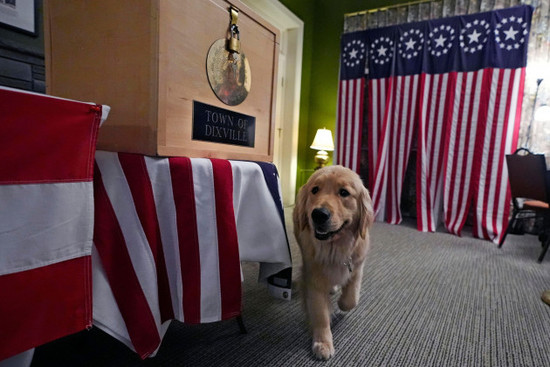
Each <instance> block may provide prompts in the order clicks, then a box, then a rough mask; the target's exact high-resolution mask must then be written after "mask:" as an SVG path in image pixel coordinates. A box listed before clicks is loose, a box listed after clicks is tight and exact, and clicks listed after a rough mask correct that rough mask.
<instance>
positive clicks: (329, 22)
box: [280, 0, 406, 188]
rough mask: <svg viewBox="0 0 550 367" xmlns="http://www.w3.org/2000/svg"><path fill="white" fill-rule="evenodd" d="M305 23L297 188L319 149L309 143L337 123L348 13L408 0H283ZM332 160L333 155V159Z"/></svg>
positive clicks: (333, 127)
mask: <svg viewBox="0 0 550 367" xmlns="http://www.w3.org/2000/svg"><path fill="white" fill-rule="evenodd" d="M280 1H281V3H282V4H283V5H285V6H286V7H287V8H288V9H289V10H290V11H292V12H293V13H294V14H296V16H298V17H299V18H300V19H302V21H303V22H304V53H303V64H302V92H301V97H300V98H301V99H300V128H299V138H298V173H297V177H298V182H297V183H296V186H297V188H299V187H300V186H302V185H303V184H304V183H305V182H304V181H305V179H307V174H305V173H304V170H308V169H313V168H314V166H315V163H314V161H313V157H314V156H315V151H314V150H312V149H310V148H309V146H310V145H311V143H312V142H313V138H314V136H315V132H316V131H317V129H319V128H322V127H326V128H327V129H330V130H332V132H333V134H334V129H335V126H336V102H337V93H338V68H339V58H340V35H341V34H342V29H343V27H344V14H346V13H352V12H356V11H361V10H365V9H374V8H378V7H381V6H386V5H394V4H399V3H404V2H406V0H405V1H404V0H369V1H366V0H338V1H334V0H280ZM331 163H332V154H331V162H329V164H331Z"/></svg>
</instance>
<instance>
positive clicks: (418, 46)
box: [398, 29, 424, 60]
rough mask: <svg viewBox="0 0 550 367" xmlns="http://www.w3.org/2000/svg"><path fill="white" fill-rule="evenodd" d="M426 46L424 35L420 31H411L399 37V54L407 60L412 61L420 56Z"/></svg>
mask: <svg viewBox="0 0 550 367" xmlns="http://www.w3.org/2000/svg"><path fill="white" fill-rule="evenodd" d="M423 46H424V35H423V34H422V32H421V31H420V29H410V30H408V31H406V32H405V33H403V35H402V36H401V37H399V46H398V52H399V55H401V57H403V58H405V59H409V60H410V59H412V58H413V57H417V56H418V55H420V51H422V47H423Z"/></svg>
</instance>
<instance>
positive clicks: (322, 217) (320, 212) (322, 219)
mask: <svg viewBox="0 0 550 367" xmlns="http://www.w3.org/2000/svg"><path fill="white" fill-rule="evenodd" d="M311 219H313V223H315V224H317V225H321V224H323V223H326V222H327V220H329V219H330V212H329V211H328V209H325V208H317V209H313V212H311Z"/></svg>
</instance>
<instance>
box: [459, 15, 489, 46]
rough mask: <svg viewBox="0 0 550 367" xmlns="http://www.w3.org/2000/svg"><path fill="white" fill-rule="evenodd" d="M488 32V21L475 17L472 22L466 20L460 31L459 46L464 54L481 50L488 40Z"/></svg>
mask: <svg viewBox="0 0 550 367" xmlns="http://www.w3.org/2000/svg"><path fill="white" fill-rule="evenodd" d="M490 33H491V29H490V26H489V23H487V21H485V20H484V19H481V20H480V19H475V20H474V21H473V22H468V23H466V26H465V27H464V28H463V29H462V30H461V31H460V37H459V40H460V47H462V50H463V51H464V53H466V54H467V53H471V54H473V53H474V52H478V51H481V50H483V48H484V47H485V44H486V43H487V41H488V40H489V34H490Z"/></svg>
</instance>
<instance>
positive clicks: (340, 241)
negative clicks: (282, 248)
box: [293, 166, 374, 360]
mask: <svg viewBox="0 0 550 367" xmlns="http://www.w3.org/2000/svg"><path fill="white" fill-rule="evenodd" d="M373 220H374V217H373V211H372V202H371V198H370V195H369V192H368V190H367V189H366V188H365V187H364V186H363V183H362V181H361V179H360V178H359V176H358V175H357V174H356V173H355V172H353V171H351V170H350V169H348V168H345V167H342V166H329V167H324V168H321V169H319V170H317V171H315V173H313V175H312V176H311V177H310V179H309V180H308V182H307V183H306V184H305V185H304V186H302V188H301V189H300V191H299V192H298V197H297V199H296V206H295V208H294V212H293V221H294V235H295V236H296V240H297V241H298V244H299V246H300V250H301V252H302V260H303V267H302V278H303V279H302V280H303V299H304V306H305V311H306V315H307V319H308V321H309V324H310V327H311V332H312V337H313V343H312V351H313V353H314V355H315V356H316V357H317V358H319V359H324V360H327V359H329V358H331V357H332V356H333V355H334V345H333V343H332V332H331V330H330V316H331V299H330V293H331V291H332V290H333V289H334V288H335V287H341V288H342V293H341V295H340V298H339V300H338V307H339V308H340V309H341V310H342V311H349V310H351V309H352V308H354V307H355V306H356V305H357V302H358V301H359V291H360V289H361V278H362V276H363V263H364V262H365V257H366V255H367V251H368V249H369V237H368V228H369V227H370V225H371V224H372V222H373Z"/></svg>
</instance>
